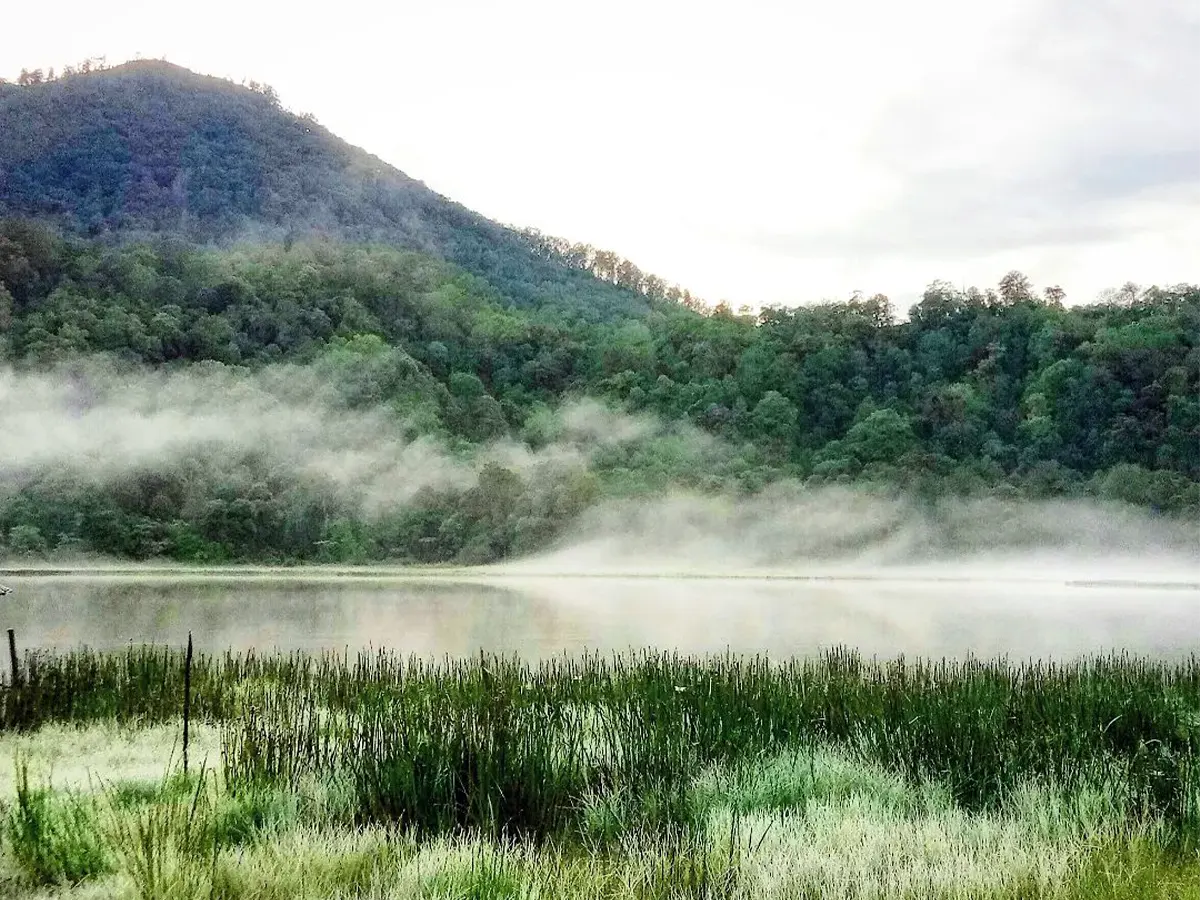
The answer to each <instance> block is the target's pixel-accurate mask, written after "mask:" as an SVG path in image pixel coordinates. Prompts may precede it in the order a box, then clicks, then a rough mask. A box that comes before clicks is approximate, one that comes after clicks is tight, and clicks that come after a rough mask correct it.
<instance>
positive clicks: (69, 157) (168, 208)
mask: <svg viewBox="0 0 1200 900" xmlns="http://www.w3.org/2000/svg"><path fill="white" fill-rule="evenodd" d="M0 216H23V217H30V218H34V219H38V220H42V221H48V222H51V223H53V224H55V225H56V226H58V227H60V228H63V229H64V230H66V231H68V232H73V233H77V234H81V235H85V236H90V237H93V238H102V239H103V238H108V239H117V240H119V239H121V238H123V237H130V236H132V237H139V236H145V235H147V234H159V233H168V234H175V235H181V236H183V237H185V238H187V239H188V240H190V241H193V242H197V243H222V242H231V241H239V240H247V239H249V240H266V241H272V242H279V241H291V240H294V239H296V238H299V237H311V236H323V237H329V238H335V239H339V240H346V241H351V242H379V243H386V244H391V245H394V246H397V247H400V248H403V249H409V250H417V251H419V252H422V253H427V254H429V255H432V256H436V257H439V258H441V259H445V260H447V261H449V262H451V263H454V264H455V265H458V266H460V267H461V268H463V269H465V270H466V271H468V272H470V273H471V274H474V275H476V276H479V277H481V278H483V279H484V280H486V281H488V282H489V283H490V284H492V285H493V286H494V287H495V288H497V289H498V290H499V291H500V293H501V294H502V295H503V296H504V297H505V298H506V299H507V300H508V301H509V302H511V303H512V304H513V305H515V306H518V307H525V308H529V307H538V306H543V305H546V306H551V307H554V308H555V309H556V310H557V311H558V312H560V313H568V314H570V315H572V316H574V317H578V318H580V319H584V320H593V321H602V320H609V319H613V318H623V317H629V316H634V317H636V316H641V315H644V314H645V313H646V312H647V311H648V310H649V308H650V303H649V302H648V301H647V299H646V298H645V297H644V296H643V295H642V294H641V293H639V292H638V291H635V290H629V289H627V288H624V287H621V286H618V285H616V284H613V283H611V282H607V281H605V280H603V279H598V278H595V277H593V276H592V274H591V273H589V272H587V271H585V270H580V269H578V268H573V267H571V266H569V265H566V264H564V263H563V262H561V261H559V260H556V259H554V258H552V257H548V256H547V255H546V254H545V253H544V252H539V250H538V249H537V248H535V247H534V246H531V243H530V241H529V239H528V236H527V235H524V234H522V233H521V232H518V231H516V230H514V229H511V228H508V227H506V226H504V225H502V224H500V223H497V222H494V221H492V220H490V219H488V218H486V217H485V216H482V215H480V214H479V213H476V212H473V211H472V210H470V209H468V208H467V207H465V206H463V205H462V204H460V203H457V202H455V201H453V200H451V199H449V198H447V197H444V196H443V195H441V194H438V193H437V192H435V191H433V190H432V189H431V188H429V187H427V186H426V185H425V184H424V183H423V182H421V181H419V180H417V179H415V178H413V177H411V176H409V175H408V174H406V173H404V172H403V171H401V170H400V169H397V168H396V167H394V166H391V165H390V164H388V163H386V162H384V161H383V160H382V159H380V158H379V157H377V156H374V155H372V154H370V153H369V152H368V151H366V150H364V149H362V148H358V147H354V146H352V145H350V144H349V143H347V142H345V141H343V140H341V139H340V138H338V137H337V136H336V135H334V134H333V133H332V132H330V131H329V130H328V129H326V128H324V127H323V126H321V125H320V124H318V123H317V122H316V120H315V119H313V118H312V117H311V116H302V115H296V114H294V113H291V112H289V111H287V110H285V109H284V108H283V107H281V106H280V104H279V101H278V98H277V97H276V96H275V94H274V92H273V91H271V90H270V89H269V88H267V89H260V90H253V89H251V88H248V87H243V86H240V85H236V84H234V83H233V82H230V81H227V80H224V79H221V78H217V77H214V76H208V75H201V74H198V73H195V72H192V71H190V70H188V69H186V68H183V67H181V66H177V65H175V64H172V63H167V62H163V61H158V60H141V61H135V62H130V63H126V64H123V65H120V66H115V67H113V68H108V69H102V70H98V71H95V70H94V71H92V72H89V73H87V74H82V73H76V74H71V75H66V76H63V77H60V78H57V79H54V80H52V81H43V82H40V83H35V84H29V85H25V86H18V85H11V84H9V85H0Z"/></svg>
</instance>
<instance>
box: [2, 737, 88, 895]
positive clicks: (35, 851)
mask: <svg viewBox="0 0 1200 900" xmlns="http://www.w3.org/2000/svg"><path fill="white" fill-rule="evenodd" d="M5 833H6V837H7V839H8V845H9V847H11V850H12V854H13V857H14V858H15V859H16V861H17V864H18V865H19V866H20V868H21V870H22V872H23V873H24V875H25V876H26V877H27V878H28V879H29V880H30V881H31V882H32V883H34V884H37V885H57V884H68V885H69V884H78V883H80V882H82V881H85V880H87V879H89V878H93V877H95V876H97V875H102V874H105V873H107V872H108V871H110V869H111V863H110V860H109V857H108V854H107V852H106V850H105V847H104V845H103V843H102V842H101V841H100V840H99V838H98V836H97V814H96V808H95V804H94V802H93V801H92V800H91V798H89V797H85V796H80V795H76V794H72V793H66V794H56V793H55V792H54V791H53V790H51V788H50V787H49V786H44V787H42V786H37V787H35V786H33V785H31V784H30V781H29V767H28V764H27V763H26V762H25V761H24V760H20V761H18V763H17V772H16V802H15V803H14V804H13V806H12V808H11V809H10V810H9V811H8V816H7V819H6V821H5Z"/></svg>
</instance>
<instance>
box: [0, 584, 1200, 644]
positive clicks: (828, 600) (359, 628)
mask: <svg viewBox="0 0 1200 900" xmlns="http://www.w3.org/2000/svg"><path fill="white" fill-rule="evenodd" d="M11 577H12V576H11V574H6V575H5V579H6V580H8V579H11ZM2 618H3V622H4V626H5V627H10V628H14V629H15V630H16V632H17V635H18V639H19V642H20V644H21V646H22V647H38V648H64V649H65V648H69V647H74V646H78V645H80V644H87V645H89V646H93V647H100V648H105V649H120V648H121V647H124V646H127V645H128V644H130V643H134V644H141V643H146V642H150V643H156V644H171V645H180V644H182V643H184V642H185V641H186V638H187V634H188V632H192V633H193V634H194V636H195V639H196V641H197V643H198V645H199V646H200V647H202V648H204V649H207V650H212V651H222V650H226V649H231V648H232V649H235V650H249V649H256V650H259V651H270V650H272V649H280V650H284V651H288V650H297V649H299V650H308V651H324V650H329V651H336V652H343V651H349V652H356V651H357V650H360V649H366V648H387V649H390V650H393V651H396V652H398V653H401V654H416V655H419V656H422V657H442V656H444V655H447V654H449V655H451V656H456V657H461V656H470V655H473V654H477V653H478V652H479V651H480V650H481V649H482V650H485V651H487V652H489V653H505V654H512V653H517V654H520V655H522V656H524V657H527V658H531V659H542V658H548V657H554V656H560V655H562V654H564V653H566V654H572V655H575V654H580V653H584V652H601V653H608V652H613V651H627V650H640V649H644V648H647V647H653V648H657V649H661V650H666V651H679V652H682V653H695V654H706V653H723V652H726V651H730V652H734V653H747V654H756V653H766V654H768V655H770V656H771V657H773V658H785V657H791V656H797V655H800V656H803V655H809V654H814V653H817V652H820V651H821V650H823V649H827V648H830V647H835V646H849V647H852V648H855V649H857V650H859V651H860V652H862V653H864V654H867V655H876V656H880V657H885V658H888V657H895V656H898V655H901V654H903V655H906V656H910V657H911V656H933V657H942V656H956V657H962V656H965V655H967V654H974V655H976V656H984V657H992V656H998V655H1008V656H1010V657H1012V658H1014V659H1025V658H1057V659H1066V658H1072V657H1078V656H1082V655H1090V654H1095V653H1107V652H1111V651H1127V652H1130V653H1136V654H1148V655H1152V656H1156V657H1161V658H1178V657H1181V656H1186V655H1187V654H1189V653H1194V652H1198V651H1200V590H1197V589H1186V588H1179V587H1175V588H1169V589H1168V588H1162V587H1158V588H1146V587H1131V586H1127V585H1119V586H1111V585H1110V586H1082V585H1067V584H1063V583H1057V584H1054V583H1048V582H1046V583H1032V584H1024V585H1013V584H1011V583H1006V582H991V581H986V580H985V581H979V582H976V583H970V584H967V583H961V582H944V581H942V582H939V581H928V580H927V581H888V580H883V579H872V580H858V581H853V580H850V581H843V580H829V581H808V580H780V579H756V578H736V579H724V578H700V579H697V578H691V579H672V578H618V577H611V578H595V577H590V578H587V577H537V576H518V575H509V576H494V575H492V576H485V575H483V574H481V573H470V574H468V573H460V574H444V575H425V576H418V577H413V576H396V575H387V574H379V573H376V574H371V572H370V571H362V572H360V573H358V575H357V576H346V575H336V576H334V575H325V576H322V575H321V574H320V573H314V572H311V571H309V572H292V573H277V574H273V575H264V574H260V575H258V576H255V577H244V576H238V575H236V574H232V573H231V574H229V575H224V576H222V575H220V574H215V573H211V574H207V575H204V576H195V575H180V574H173V573H169V572H159V573H156V574H142V575H112V576H108V577H95V576H90V575H89V576H83V575H74V576H49V577H47V576H41V577H30V576H23V577H21V578H20V590H19V591H18V592H17V593H16V594H14V595H12V596H10V597H8V598H6V600H5V606H4V608H3V616H2Z"/></svg>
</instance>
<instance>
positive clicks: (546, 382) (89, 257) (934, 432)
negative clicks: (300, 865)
mask: <svg viewBox="0 0 1200 900" xmlns="http://www.w3.org/2000/svg"><path fill="white" fill-rule="evenodd" d="M585 262H586V260H585ZM582 264H583V263H581V265H582ZM587 264H588V265H594V264H595V260H594V259H593V260H592V262H591V263H587ZM605 264H606V265H607V263H605ZM643 284H644V281H643ZM662 299H663V301H664V302H661V303H654V304H652V305H651V306H650V308H649V311H648V312H647V313H645V314H644V315H641V316H637V317H626V318H620V317H616V318H613V319H612V320H610V321H601V322H590V321H587V320H586V319H584V320H581V319H580V318H579V317H577V316H575V315H573V314H571V313H570V312H562V311H561V310H555V309H554V308H553V307H549V308H538V309H526V308H521V307H517V306H514V305H512V304H511V303H510V302H509V301H508V300H507V299H506V296H505V294H504V293H503V292H502V291H500V290H499V289H497V288H496V287H495V286H494V285H493V284H491V283H489V282H487V281H485V280H483V279H481V278H479V277H476V276H473V275H470V274H468V273H466V272H464V271H463V270H462V269H459V268H457V267H455V266H454V265H452V264H450V263H447V262H444V261H441V260H438V259H434V258H431V257H429V256H425V255H422V254H419V253H416V252H410V251H402V250H396V249H391V248H386V247H381V246H367V245H357V246H356V245H346V244H339V243H333V242H311V241H297V242H295V243H294V244H290V245H277V246H274V245H272V246H268V245H262V246H256V247H241V248H232V249H212V248H208V249H197V248H195V247H193V246H191V245H188V244H186V243H184V242H182V241H180V240H178V239H173V238H161V239H157V240H155V241H153V242H149V243H142V244H133V245H123V246H108V245H106V244H105V243H104V242H101V241H86V240H81V239H73V238H64V237H62V236H60V235H58V234H56V233H54V232H52V231H51V230H49V229H47V228H44V227H42V226H39V225H33V224H30V223H28V222H22V221H17V220H8V221H4V222H0V354H2V355H3V358H4V359H5V360H6V361H7V363H8V364H9V365H11V366H15V367H17V368H19V369H22V370H27V371H28V370H39V369H45V368H47V367H49V366H54V365H61V364H62V363H64V362H66V361H70V360H75V359H79V358H81V357H87V356H91V355H95V354H102V355H104V356H106V357H107V358H109V359H111V360H115V361H117V362H118V363H119V364H120V365H124V366H128V367H132V368H134V369H136V368H138V367H164V366H165V367H185V366H190V365H192V364H196V363H201V362H206V363H208V364H209V365H214V364H220V365H222V366H225V367H234V368H235V370H238V371H241V370H244V371H245V377H247V378H249V377H251V374H252V373H253V372H254V371H255V370H259V369H262V368H263V367H266V366H271V365H279V364H284V363H287V364H294V365H300V366H303V367H305V368H304V370H305V371H309V372H315V373H319V375H320V378H321V379H322V381H323V383H327V384H331V385H335V386H336V388H337V390H338V391H339V392H340V393H339V396H340V398H341V399H340V401H339V402H340V403H341V404H343V405H344V406H345V407H346V408H351V409H355V408H358V409H385V410H387V411H388V415H390V416H392V417H393V419H394V421H395V428H396V433H397V434H398V435H402V436H404V437H406V438H408V439H413V438H416V437H418V436H422V435H424V436H427V437H429V438H431V439H432V440H434V441H436V442H438V444H439V446H443V447H445V448H447V451H446V452H448V453H451V454H458V455H459V456H463V457H469V456H470V455H471V454H472V453H474V452H476V448H480V447H484V446H486V445H488V444H490V443H493V442H496V441H498V440H511V441H516V442H518V443H521V444H524V445H525V446H526V448H527V449H529V450H531V451H533V450H537V449H540V448H541V447H543V446H545V445H547V444H548V443H552V442H553V441H554V440H555V439H556V438H555V437H554V434H553V432H554V428H555V427H557V426H554V425H553V414H552V410H553V409H554V408H555V407H557V406H558V405H559V404H561V403H562V402H563V401H564V400H565V399H567V398H572V397H583V396H590V397H595V398H599V399H600V400H602V401H603V402H604V403H606V404H607V405H609V406H611V407H613V408H615V409H618V410H621V411H623V412H625V413H629V414H637V415H645V416H646V417H648V418H649V419H652V420H659V421H663V422H667V423H678V427H677V428H676V429H675V430H674V431H671V430H670V429H667V430H666V431H662V432H660V433H657V434H656V435H655V436H654V437H653V439H645V440H641V441H640V442H639V441H633V442H630V443H624V444H610V445H606V446H605V447H603V448H601V449H598V450H596V452H595V453H592V454H591V455H590V456H589V458H588V462H587V466H586V467H585V468H584V470H578V469H572V470H569V471H568V472H557V473H555V474H553V476H551V475H548V474H547V473H546V472H543V473H542V475H539V476H538V477H536V478H535V477H534V476H533V475H532V474H530V472H529V471H518V470H517V469H514V468H512V467H506V466H505V465H504V464H502V463H496V464H495V466H494V467H493V468H491V469H489V470H488V473H489V474H488V475H487V477H482V476H480V477H478V478H477V479H476V480H475V482H473V485H472V486H470V487H462V486H458V487H454V488H453V489H451V488H446V489H444V490H443V489H438V490H430V491H426V492H424V493H423V494H422V495H421V496H420V497H419V498H418V499H417V500H415V501H413V502H412V503H410V504H406V505H405V506H404V508H403V509H402V510H398V511H396V512H395V514H394V515H390V518H387V522H386V524H385V523H384V520H382V519H374V520H371V521H368V520H366V519H364V518H363V517H362V516H361V515H360V513H359V511H358V509H357V508H356V507H355V506H354V505H353V504H349V503H347V502H345V501H344V500H343V499H340V498H338V497H334V496H332V495H330V494H329V493H328V491H326V490H325V489H324V488H322V487H321V486H320V485H319V484H316V483H310V482H307V481H305V480H304V479H303V478H301V477H299V476H298V475H297V474H296V473H292V472H288V471H285V470H283V469H280V468H279V467H278V466H277V465H276V464H275V463H273V462H272V461H271V460H270V459H267V458H265V457H261V456H260V457H255V455H254V454H252V453H251V454H247V455H245V457H244V458H241V459H238V460H233V459H230V460H225V461H222V460H216V461H212V460H209V461H207V462H205V463H204V465H203V466H201V465H200V464H199V463H197V464H196V465H195V466H193V467H192V468H191V469H189V470H187V471H190V472H191V474H190V475H187V476H186V477H185V476H184V475H178V478H179V479H182V481H180V482H179V484H175V482H174V481H172V479H173V478H175V477H176V476H175V475H172V474H171V472H166V471H157V470H156V471H153V472H143V473H141V474H139V475H137V476H136V478H134V476H130V478H132V479H133V480H132V481H130V480H128V479H127V480H126V481H124V482H122V483H121V486H119V487H118V486H114V485H113V484H103V485H97V484H95V483H92V482H88V486H86V487H84V486H81V483H76V481H72V479H71V478H70V477H67V476H64V475H63V474H62V473H54V472H37V473H29V472H25V473H20V478H19V479H17V478H16V476H15V473H13V472H11V471H8V472H4V473H3V481H4V483H5V484H6V487H5V494H4V498H3V499H2V500H0V534H3V536H4V541H5V543H6V544H7V546H8V548H9V550H10V551H13V550H15V551H19V552H50V551H54V550H55V549H59V550H65V549H82V550H96V551H101V552H105V553H117V554H121V555H130V556H147V555H157V554H165V555H169V556H173V557H175V558H180V559H209V558H212V559H215V558H259V559H316V558H320V559H333V558H337V559H366V558H380V557H392V558H408V559H421V560H424V561H439V560H449V559H463V560H468V559H469V560H471V561H483V560H487V559H496V558H502V557H505V556H507V555H511V554H514V553H520V552H528V551H530V550H533V549H535V548H536V547H538V546H542V545H544V544H545V543H546V542H547V541H549V540H551V539H552V538H553V537H554V536H555V535H557V534H559V533H561V531H562V529H564V528H565V527H567V526H568V525H569V524H570V522H571V521H573V519H574V517H575V516H577V515H578V514H579V512H580V511H581V510H583V509H585V508H586V507H587V506H588V505H590V504H591V503H594V502H595V501H596V500H597V499H600V498H602V497H606V496H612V495H614V494H626V495H628V494H639V493H652V492H654V491H659V490H662V489H664V488H666V487H668V486H670V485H672V484H676V485H685V486H687V487H688V488H690V489H695V490H702V491H705V490H715V491H754V490H757V489H758V488H760V487H761V486H763V485H764V484H767V483H769V482H772V481H775V480H779V479H782V478H792V479H799V480H803V481H808V482H810V483H814V484H817V483H830V482H868V483H872V484H881V485H896V486H900V487H902V488H903V489H905V490H908V491H915V492H921V493H926V494H933V495H941V494H946V493H962V494H970V493H980V492H999V493H1003V494H1006V495H1021V496H1032V497H1039V496H1097V497H1105V498H1112V499H1119V500H1123V501H1127V502H1130V503H1134V504H1138V505H1140V506H1143V507H1146V508H1151V509H1154V510H1157V511H1160V512H1162V513H1165V514H1171V515H1194V514H1196V512H1197V510H1198V509H1200V349H1198V348H1197V341H1198V338H1200V289H1198V288H1197V287H1195V286H1186V285H1183V286H1174V287H1154V288H1147V289H1144V290H1140V289H1136V288H1133V287H1132V286H1127V287H1126V288H1125V289H1123V290H1122V291H1120V292H1117V293H1115V294H1113V295H1112V296H1111V297H1109V298H1107V299H1106V300H1104V301H1103V302H1100V303H1095V304H1091V305H1086V306H1066V305H1064V303H1063V299H1064V298H1063V297H1062V295H1061V292H1060V291H1057V290H1055V289H1050V290H1048V291H1042V292H1038V291H1036V290H1035V289H1034V287H1033V286H1032V285H1031V284H1030V283H1029V281H1028V280H1027V279H1026V278H1024V277H1023V276H1021V275H1019V274H1017V273H1012V274H1010V275H1009V276H1006V278H1005V279H1004V280H1003V281H1002V282H1001V284H1000V285H998V286H997V288H995V289H991V290H978V289H974V288H972V289H968V290H960V289H957V288H953V287H951V286H950V285H947V284H944V283H934V284H932V285H930V287H929V288H928V290H927V291H926V292H925V294H924V296H923V298H922V299H921V301H920V302H919V303H917V304H916V305H914V306H913V307H912V309H911V310H909V312H908V315H907V317H905V318H901V317H899V316H898V315H897V313H896V311H895V310H894V309H893V308H892V305H891V304H890V303H889V302H888V301H887V298H885V297H882V296H875V297H869V298H868V297H861V296H856V297H854V298H851V299H850V300H847V301H844V302H836V303H824V304H819V305H813V306H799V307H795V308H788V309H768V310H765V311H764V312H762V313H761V314H760V315H758V316H749V315H738V314H734V313H733V312H731V311H729V310H727V309H726V310H720V311H717V312H715V313H710V314H708V315H700V314H697V313H696V312H694V311H693V310H690V309H688V308H686V307H685V306H683V305H680V304H678V303H670V302H666V301H667V300H669V299H670V298H669V297H668V296H667V295H665V294H664V295H663V298H662ZM680 429H683V430H680ZM705 434H707V435H708V437H706V438H704V440H707V441H708V442H709V443H708V445H706V446H708V448H709V449H703V448H702V447H701V444H702V443H703V441H699V440H698V439H699V438H701V437H704V435H705ZM8 439H9V440H14V439H17V440H19V437H14V436H10V437H9V438H8ZM714 447H715V448H719V449H716V450H714V449H712V448H714ZM0 461H2V456H0ZM543 476H545V477H543ZM138 479H142V480H138ZM156 479H157V480H156ZM160 482H161V483H160ZM172 485H174V486H172ZM181 485H182V486H181ZM323 492H324V493H323ZM472 492H474V493H472ZM98 523H99V524H98ZM105 535H107V536H105Z"/></svg>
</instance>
